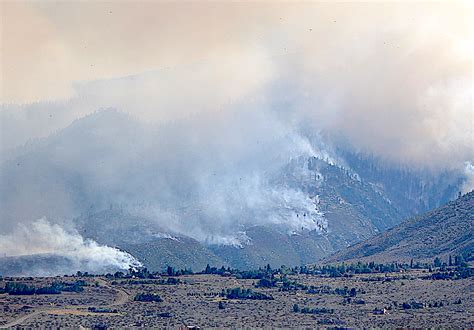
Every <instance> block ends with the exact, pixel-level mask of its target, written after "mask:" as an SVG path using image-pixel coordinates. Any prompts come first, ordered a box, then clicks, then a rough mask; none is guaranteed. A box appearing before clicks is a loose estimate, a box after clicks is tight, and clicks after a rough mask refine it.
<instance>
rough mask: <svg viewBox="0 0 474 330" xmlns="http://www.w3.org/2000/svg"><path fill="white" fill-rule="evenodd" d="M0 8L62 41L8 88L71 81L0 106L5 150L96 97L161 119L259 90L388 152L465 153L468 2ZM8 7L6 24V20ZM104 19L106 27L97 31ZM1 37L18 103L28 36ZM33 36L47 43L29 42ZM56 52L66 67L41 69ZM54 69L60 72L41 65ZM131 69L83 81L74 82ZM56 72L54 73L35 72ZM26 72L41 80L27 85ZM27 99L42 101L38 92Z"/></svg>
mask: <svg viewBox="0 0 474 330" xmlns="http://www.w3.org/2000/svg"><path fill="white" fill-rule="evenodd" d="M2 6H3V8H4V9H5V12H10V11H11V13H12V16H11V17H12V18H13V19H14V18H15V15H17V16H19V17H21V16H22V15H28V17H29V18H30V19H31V20H32V21H34V22H36V25H35V27H36V28H37V29H38V30H41V29H45V30H44V31H43V32H44V33H43V35H44V38H47V44H48V45H57V46H58V47H56V48H54V47H52V48H51V49H50V48H46V49H45V50H44V52H45V53H41V54H40V55H41V56H39V57H34V56H32V57H31V58H35V62H34V64H31V65H34V68H35V70H34V72H35V74H39V73H40V72H45V75H44V76H41V77H36V76H31V75H30V76H28V78H26V77H25V78H22V79H21V84H22V85H21V88H18V89H16V90H15V93H16V92H18V93H21V91H23V92H29V91H31V92H38V91H40V90H41V89H40V88H39V86H49V87H48V88H53V87H51V86H55V85H57V84H59V83H61V84H62V85H61V87H60V88H59V89H58V91H60V90H61V89H62V88H63V87H65V86H68V87H67V88H68V89H70V90H71V91H72V94H69V96H68V97H71V95H72V98H71V99H70V100H69V101H68V100H65V101H59V102H56V101H53V103H46V104H44V103H43V104H42V103H39V104H38V103H37V104H31V105H26V106H24V107H20V108H16V107H15V106H10V105H6V104H5V105H4V109H3V111H2V113H1V116H2V117H1V122H2V131H4V132H3V133H2V149H4V148H8V147H10V146H12V145H18V144H22V143H24V142H25V141H27V140H28V139H29V138H34V137H37V136H45V135H47V134H49V133H50V132H51V131H52V130H56V129H59V128H62V127H64V126H66V125H68V124H69V123H70V122H71V121H72V120H74V119H75V118H78V117H82V116H84V115H86V114H89V113H92V112H94V111H96V110H97V109H98V108H101V107H115V108H117V109H119V110H121V111H125V112H129V113H132V114H134V115H135V116H138V117H140V118H143V119H145V120H147V121H150V120H152V121H158V122H163V121H169V120H175V119H177V118H186V117H188V116H189V115H192V114H196V113H202V112H215V111H226V109H227V108H229V107H228V105H229V104H232V103H234V102H236V101H237V102H241V103H244V102H242V100H245V99H248V98H252V97H259V98H265V99H267V100H268V101H267V102H272V100H273V99H275V98H277V99H279V101H280V102H281V106H282V107H285V108H286V109H285V111H286V112H287V113H288V114H289V115H290V118H297V119H300V120H301V119H302V118H303V117H304V118H303V119H304V120H308V121H311V122H312V123H313V124H315V126H316V127H317V128H319V129H326V130H328V131H330V132H331V133H332V134H338V135H342V136H343V137H344V138H345V139H347V140H349V141H351V144H352V146H353V147H354V148H356V149H359V150H362V151H367V152H371V153H375V154H378V155H381V156H382V157H384V158H387V159H388V160H390V161H395V162H400V163H409V164H410V165H413V164H416V165H421V166H431V167H438V168H440V167H441V168H442V167H445V166H451V167H452V166H455V167H460V166H462V165H461V164H463V163H464V161H466V160H472V153H473V150H472V145H471V141H472V125H473V119H472V118H473V117H472V42H473V40H472V29H471V28H472V10H470V9H472V8H470V7H469V6H468V5H467V4H466V3H460V2H447V3H427V4H411V3H380V4H377V3H373V4H365V3H353V4H331V3H312V4H311V3H308V4H281V5H270V4H266V5H265V4H228V5H225V4H191V5H180V4H176V3H174V4H160V3H153V2H151V3H139V4H132V3H120V4H119V3H116V4H114V3H111V4H83V5H79V4H55V5H54V6H55V10H49V9H51V8H49V7H50V6H52V5H48V4H46V3H45V4H36V5H35V4H30V5H26V4H17V5H13V4H11V5H8V4H2ZM187 6H190V7H192V9H193V10H194V11H191V10H186V9H190V8H188V7H187ZM191 12H193V14H192V15H191V14H187V13H191ZM7 17H8V16H7ZM198 17H199V19H198ZM12 18H8V20H7V22H6V24H5V30H6V31H5V32H8V31H9V30H8V29H9V28H10V27H11V28H14V27H15V26H16V25H14V24H13V23H11V24H10V23H9V19H12ZM78 19H81V22H82V20H83V19H85V20H86V22H87V23H89V24H90V25H89V26H90V29H91V30H94V29H95V30H94V34H92V31H90V30H89V28H88V29H86V28H84V25H87V24H72V23H73V22H75V21H76V20H78ZM104 20H106V21H107V22H108V23H110V28H109V29H103V28H102V24H104ZM129 20H133V24H128V25H126V26H127V28H125V27H124V25H123V23H124V22H128V21H129ZM79 27H80V28H79ZM23 29H25V27H24V28H23ZM58 29H61V30H62V31H61V33H62V34H61V36H59V35H58ZM16 31H17V35H18V34H20V33H21V32H22V31H23V30H22V29H20V28H18V29H17V30H16ZM25 33H26V32H25ZM33 35H34V34H33ZM117 35H120V39H117V37H116V36H117ZM137 35H141V38H136V36H137ZM5 37H6V39H5V43H6V45H7V46H8V45H10V44H11V47H10V48H9V47H6V49H7V50H8V51H7V53H6V57H5V61H11V62H8V63H9V64H11V65H10V66H6V67H7V68H8V70H7V71H6V73H5V74H6V77H5V79H4V81H10V84H9V85H8V86H5V88H4V95H3V97H2V99H4V101H7V102H8V101H14V100H21V99H19V98H18V97H13V94H15V93H14V92H13V91H11V89H13V88H14V86H15V83H14V81H16V78H19V76H11V79H9V78H10V76H9V74H10V71H9V70H13V69H18V70H17V73H16V74H17V75H20V74H21V72H23V71H22V70H19V69H20V67H22V66H21V65H22V64H23V67H24V66H25V63H23V62H21V61H26V59H22V58H20V57H15V58H13V56H14V55H15V54H14V53H13V52H14V51H15V50H17V49H19V47H20V46H21V45H23V46H24V47H26V45H24V44H23V43H24V42H25V41H21V40H19V39H18V40H17V39H13V38H14V35H12V36H9V35H8V34H7V35H6V36H5ZM27 40H30V38H27ZM99 40H100V42H99ZM35 42H46V41H45V40H39V41H35V40H31V43H32V44H30V45H29V46H32V45H33V44H34V43H35ZM52 56H56V57H58V58H60V59H62V60H63V62H64V64H65V66H64V68H62V67H61V68H60V67H58V66H53V67H50V66H48V65H50V64H49V63H50V61H49V60H48V59H49V58H51V57H52ZM79 57H80V58H79ZM106 59H107V61H105V60H106ZM111 59H113V60H111ZM156 68H161V69H159V70H158V71H156V72H155V73H153V72H150V73H149V74H148V76H147V74H146V75H145V77H144V76H143V75H142V76H138V77H137V78H134V76H133V74H134V73H137V72H141V71H149V70H154V69H156ZM50 69H55V70H61V71H60V73H62V74H61V75H51V74H46V72H47V70H50ZM13 74H14V73H13V72H12V73H11V75H13ZM130 74H132V75H131V76H129V78H128V79H119V80H118V81H117V80H102V81H97V82H95V83H92V84H91V85H90V84H89V85H90V88H89V87H87V86H85V85H82V84H79V85H76V87H74V85H73V84H72V83H71V81H84V80H90V79H94V80H95V79H104V78H109V77H114V76H115V77H117V76H123V75H130ZM53 76H54V77H59V78H54V79H56V80H55V81H54V82H52V83H51V84H49V83H48V82H47V81H45V79H51V78H50V77H53ZM152 76H153V77H152ZM25 80H26V81H27V82H29V83H31V84H36V82H38V83H37V85H35V86H36V87H38V88H36V89H35V87H34V86H32V87H31V88H28V86H24V82H25ZM10 92H11V93H10ZM50 93H53V94H54V89H53V90H49V91H48V93H47V94H50ZM10 94H11V95H10ZM57 96H59V97H61V96H62V97H64V96H65V95H61V94H60V93H59V94H57ZM24 99H26V100H28V98H27V97H26V98H24ZM35 99H36V100H39V101H40V102H41V94H38V96H37V98H35ZM49 99H53V100H54V97H49ZM277 102H278V101H277ZM243 106H245V103H244V104H243ZM66 109H67V110H66ZM51 114H52V115H53V117H52V118H53V119H51V118H50V117H49V115H51ZM211 117H212V116H211ZM414 141H416V143H414Z"/></svg>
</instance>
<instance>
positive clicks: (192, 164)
mask: <svg viewBox="0 0 474 330" xmlns="http://www.w3.org/2000/svg"><path fill="white" fill-rule="evenodd" d="M450 10H451V9H450ZM456 10H457V9H456ZM447 12H449V10H446V8H445V7H444V6H442V5H435V4H433V5H427V6H426V7H425V6H421V5H420V6H405V5H401V6H396V5H386V6H385V5H384V6H376V5H368V4H364V5H360V6H355V5H354V6H352V5H351V6H350V8H345V7H344V6H342V7H341V6H336V7H331V6H327V5H317V4H315V5H309V7H308V8H307V7H304V6H303V7H302V6H296V7H291V6H290V8H288V6H285V10H284V11H281V10H279V9H272V10H263V12H261V13H260V14H259V15H256V16H254V15H253V14H252V15H251V16H250V17H251V19H255V22H260V21H262V22H264V23H262V25H257V26H256V25H254V24H248V25H247V26H246V28H245V29H243V30H242V31H241V30H240V29H239V33H238V35H239V37H238V38H237V39H238V40H239V41H240V40H244V41H245V42H243V43H242V44H241V43H237V44H238V45H239V46H238V47H237V46H235V45H234V44H233V43H231V44H225V47H224V46H223V47H222V48H223V49H224V50H222V49H219V51H216V52H211V53H209V54H201V55H202V56H201V57H200V60H194V61H185V64H175V65H174V66H172V67H168V68H162V69H157V70H151V71H149V72H146V73H142V74H135V75H129V76H125V77H119V78H115V79H98V80H96V81H81V82H77V83H76V84H75V85H74V86H73V87H72V88H73V93H72V96H71V97H70V98H68V99H66V100H63V101H52V102H37V103H33V104H26V105H9V104H3V106H2V110H1V111H0V125H1V135H0V137H1V141H0V146H1V149H0V150H1V160H2V162H1V165H0V166H1V173H0V182H1V188H0V189H1V190H0V201H1V202H0V203H1V205H0V206H1V207H0V222H1V225H2V228H4V230H5V233H6V234H5V235H7V236H2V239H3V240H4V242H8V243H5V244H3V245H1V248H0V253H2V252H3V251H6V250H2V249H8V251H9V253H10V252H14V251H10V250H9V249H15V244H13V243H12V242H13V240H14V237H16V236H15V235H20V236H21V235H23V234H22V231H21V230H18V229H17V224H18V223H20V224H22V223H25V221H26V222H28V221H29V220H30V219H37V218H41V217H43V216H46V217H47V218H48V219H49V220H50V221H51V224H52V226H53V228H56V227H55V226H56V224H58V225H60V226H61V227H62V228H67V229H68V232H69V231H70V230H71V231H72V229H73V228H74V223H73V221H72V219H73V218H74V217H76V216H80V215H81V214H82V215H84V214H87V213H88V212H89V210H101V209H104V208H109V207H110V205H111V204H112V205H113V207H116V206H117V205H119V206H120V207H123V208H125V209H128V210H130V211H133V213H135V214H136V213H141V214H143V216H144V217H146V218H147V219H148V221H149V222H150V223H151V224H152V225H154V226H156V228H157V230H158V229H160V230H161V229H163V230H164V231H170V232H173V233H182V234H186V235H190V236H192V237H194V238H196V239H198V240H199V241H202V242H209V243H218V244H232V245H240V244H243V243H245V240H246V237H245V233H244V230H245V228H246V227H248V226H249V225H266V224H272V225H276V226H280V227H281V228H282V229H283V230H285V231H287V232H298V231H301V230H321V231H322V230H324V229H325V228H326V226H327V224H326V222H325V219H324V215H323V214H321V212H320V211H319V210H318V206H317V196H311V197H308V196H305V195H303V194H302V193H301V192H300V190H299V189H298V188H297V187H295V185H296V184H295V182H296V181H297V182H298V183H299V184H301V183H302V182H303V183H304V181H305V180H309V173H307V172H305V169H304V168H303V167H298V166H299V165H298V164H299V163H298V159H300V157H303V158H308V157H313V156H314V157H317V158H320V159H325V160H327V161H328V162H331V163H334V164H337V165H338V166H345V164H344V162H343V161H342V160H340V159H338V158H337V156H336V155H335V154H334V152H332V147H331V146H332V143H335V142H334V141H337V143H344V144H347V146H348V147H349V148H350V149H351V150H353V151H362V152H367V153H370V154H374V155H376V156H378V157H380V158H382V159H384V160H386V161H387V162H389V163H392V164H403V165H406V166H409V167H411V168H414V169H420V170H425V169H429V170H430V171H435V172H441V171H443V170H445V169H457V170H459V171H463V172H464V171H465V173H466V174H467V175H470V174H469V173H472V166H470V165H468V166H467V167H466V165H465V164H466V162H468V163H467V164H472V163H473V162H474V159H473V145H472V141H473V138H472V76H471V67H472V59H471V57H470V56H466V54H469V53H468V52H466V51H465V47H466V41H467V44H469V42H468V41H469V40H472V35H471V34H470V32H466V31H469V29H468V28H466V24H465V20H461V19H459V20H455V19H453V18H452V17H451V16H449V15H447V14H446V13H447ZM233 14H234V13H233ZM235 15H237V16H236V17H237V18H242V17H247V16H248V12H247V11H236V12H235ZM239 15H240V16H239ZM219 17H221V16H219ZM462 17H464V16H462ZM225 21H226V20H222V21H221V20H219V22H217V23H219V24H217V23H216V24H217V26H218V27H220V26H221V23H222V25H223V26H224V24H225ZM237 22H240V21H239V19H237ZM234 23H235V22H234ZM236 26H241V24H237V25H236ZM209 28H215V26H212V24H211V26H210V27H209ZM227 28H228V27H227ZM217 29H218V30H220V29H219V28H217ZM230 30H232V29H230ZM157 31H159V29H157ZM225 31H227V30H225ZM133 35H135V34H133ZM166 40H167V39H166ZM168 41H169V40H168ZM168 44H171V45H172V46H174V44H173V43H171V42H169V43H168ZM198 44H199V43H197V45H198ZM242 45H244V46H242ZM178 48H179V47H177V49H176V50H174V51H175V52H176V53H179V50H180V49H178ZM167 51H169V52H171V55H174V54H173V51H172V50H167ZM171 55H170V57H173V56H171ZM110 107H112V108H115V109H117V110H118V111H117V112H114V111H98V110H99V109H104V108H110ZM322 136H324V137H328V136H329V138H324V139H323V138H322ZM328 140H329V141H328ZM340 141H343V142H340ZM337 143H335V144H337ZM288 167H291V171H288V172H289V173H298V175H297V177H292V178H286V179H285V180H283V179H282V177H285V175H286V173H287V169H288ZM463 189H464V190H466V191H468V190H470V189H472V180H467V181H466V184H465V186H464V188H463ZM301 213H304V214H308V216H307V217H299V216H297V215H298V214H301ZM23 219H26V220H23ZM40 232H41V231H40ZM40 232H39V233H40ZM39 233H38V235H39ZM8 235H13V236H8ZM41 239H42V240H45V241H46V240H47V238H46V236H44V235H43V236H42V237H41ZM33 242H35V241H33ZM41 242H42V241H40V242H36V243H37V244H38V246H42V245H41V244H42V243H41ZM84 244H85V246H88V243H81V244H80V245H81V246H84ZM55 249H59V246H58V247H52V248H51V249H50V251H53V250H55ZM106 250H107V251H109V252H113V251H111V250H109V249H108V248H106ZM23 251H24V253H27V252H28V251H31V252H32V253H33V252H34V251H36V247H35V245H28V246H25V248H24V250H23ZM3 253H6V252H3ZM111 254H112V256H113V255H114V254H113V253H111ZM99 255H100V253H99ZM116 257H117V255H115V257H112V258H111V259H110V260H112V261H113V263H115V262H116V260H117V258H116ZM78 258H79V257H78ZM119 259H120V258H119Z"/></svg>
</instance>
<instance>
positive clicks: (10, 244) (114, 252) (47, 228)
mask: <svg viewBox="0 0 474 330" xmlns="http://www.w3.org/2000/svg"><path fill="white" fill-rule="evenodd" d="M32 254H47V255H54V256H60V257H64V258H66V259H67V260H68V261H69V262H71V264H72V267H71V268H68V269H66V270H64V272H65V273H67V272H70V271H71V269H74V270H81V271H88V272H90V273H103V272H105V271H110V270H111V269H116V270H118V269H122V270H124V269H125V270H126V269H128V268H129V267H138V266H141V264H140V262H139V261H138V260H136V259H135V258H134V257H132V256H131V255H130V254H128V253H126V252H123V251H120V250H118V249H116V248H112V247H109V246H104V245H99V244H97V243H96V242H94V241H93V240H90V239H84V238H83V237H82V236H81V235H79V234H78V233H77V232H75V231H66V230H65V229H64V228H62V227H61V226H59V225H58V224H52V223H50V222H49V221H48V220H47V219H45V218H42V219H38V220H36V221H33V222H30V223H20V224H18V225H17V227H16V228H15V229H14V231H13V232H11V233H9V234H7V235H0V256H4V257H9V256H24V255H32Z"/></svg>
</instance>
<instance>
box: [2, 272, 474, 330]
mask: <svg viewBox="0 0 474 330" xmlns="http://www.w3.org/2000/svg"><path fill="white" fill-rule="evenodd" d="M426 272H427V271H426V270H409V271H407V272H403V273H385V274H359V275H354V276H353V277H348V278H346V277H339V278H329V277H322V276H319V275H305V274H297V275H289V276H288V279H289V280H290V281H292V282H293V281H295V282H296V283H298V284H301V285H303V286H306V287H307V288H312V289H298V288H295V289H290V290H289V291H282V289H281V286H280V285H277V286H276V287H271V288H261V287H259V288H256V287H255V284H256V282H257V280H251V279H250V280H249V279H236V278H235V277H233V276H220V275H208V274H203V275H185V276H180V277H179V279H180V283H179V284H173V285H169V284H167V285H166V284H165V285H164V284H161V283H160V281H161V279H143V280H142V279H110V278H105V277H82V278H78V277H60V278H59V277H58V278H5V279H3V280H2V281H3V282H7V281H17V282H22V283H28V284H29V285H35V286H41V285H48V284H51V283H52V282H53V281H58V280H60V281H64V282H67V281H69V282H74V281H77V280H80V279H82V280H84V281H86V282H87V284H88V285H86V286H84V291H83V292H77V293H76V292H62V293H61V294H44V295H36V294H35V295H9V294H0V325H1V326H2V327H13V326H27V327H44V326H63V327H64V326H85V327H92V326H97V325H106V326H171V327H178V326H181V325H187V326H192V325H193V326H200V327H206V326H207V327H217V326H241V327H243V326H256V327H262V326H276V327H294V326H308V327H314V326H328V327H334V326H339V327H370V326H405V327H408V326H410V327H433V326H437V327H473V326H474V302H473V299H472V296H473V292H474V280H473V278H472V277H470V278H466V279H460V280H428V279H423V277H425V276H426ZM163 279H165V280H166V279H167V277H163ZM0 283H1V284H0V286H4V283H2V282H0ZM236 287H241V288H250V289H252V291H253V292H260V293H264V294H265V295H267V296H271V297H273V300H251V299H228V298H227V297H226V296H225V295H222V294H221V292H222V290H225V289H231V288H236ZM344 287H347V289H344ZM352 288H354V290H352V293H351V294H349V291H350V290H351V289H352ZM138 293H154V294H158V295H159V296H160V297H161V299H162V301H161V302H141V301H134V297H135V296H136V294H138ZM219 302H222V303H221V304H219ZM403 303H408V304H410V306H411V307H410V308H409V309H407V305H405V308H404V306H403ZM295 304H296V305H298V307H297V310H298V309H299V310H302V309H303V308H305V307H308V309H313V310H317V312H310V313H302V312H301V311H296V312H295V311H294V308H295V307H294V305H295ZM219 305H220V306H219ZM94 307H95V310H94ZM374 309H379V312H374ZM384 309H385V310H384ZM377 313H380V315H377Z"/></svg>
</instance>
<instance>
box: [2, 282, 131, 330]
mask: <svg viewBox="0 0 474 330" xmlns="http://www.w3.org/2000/svg"><path fill="white" fill-rule="evenodd" d="M96 281H97V282H99V283H100V284H101V285H102V286H104V287H107V288H109V289H112V290H115V292H116V293H117V296H116V297H115V299H114V301H113V302H111V303H110V304H109V305H106V306H105V307H112V306H119V305H123V304H125V303H126V302H127V301H128V300H129V299H130V294H129V293H128V292H127V291H125V290H123V289H121V288H114V287H112V286H111V285H110V284H109V283H107V281H105V280H103V279H96ZM89 307H93V306H91V305H81V306H75V307H74V308H68V307H66V308H61V309H58V308H44V309H40V310H36V311H34V312H32V313H29V314H26V315H23V316H20V317H19V318H17V319H15V320H13V321H11V322H9V323H7V324H3V325H0V329H5V328H13V327H16V326H19V325H21V324H22V323H23V322H25V321H26V320H29V319H31V318H33V317H35V316H37V315H40V314H42V313H48V312H49V313H52V314H84V313H85V312H84V310H83V309H87V308H89ZM79 308H81V309H79ZM86 314H89V313H86Z"/></svg>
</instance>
